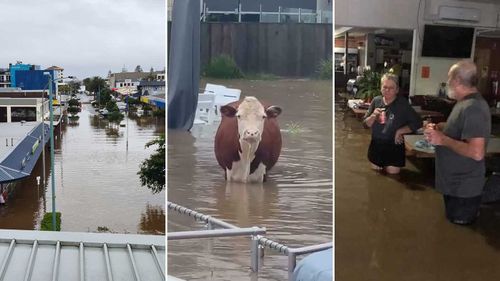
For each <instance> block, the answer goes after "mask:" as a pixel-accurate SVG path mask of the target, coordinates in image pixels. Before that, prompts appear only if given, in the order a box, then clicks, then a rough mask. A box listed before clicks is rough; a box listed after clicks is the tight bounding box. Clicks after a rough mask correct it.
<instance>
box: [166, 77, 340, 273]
mask: <svg viewBox="0 0 500 281" xmlns="http://www.w3.org/2000/svg"><path fill="white" fill-rule="evenodd" d="M205 82H206V81H202V83H201V86H204V83H205ZM210 83H216V84H223V85H226V86H228V87H232V88H238V89H241V90H242V96H245V95H246V96H250V95H254V96H256V97H258V98H264V99H266V100H267V101H270V102H272V103H273V104H276V105H279V106H281V107H282V108H283V113H282V114H281V115H280V116H279V117H278V119H279V122H280V126H281V130H282V136H283V149H282V153H281V156H280V159H279V160H278V163H277V165H276V166H275V167H274V168H273V169H272V170H271V172H270V174H269V178H268V181H267V182H265V183H264V184H260V185H259V184H252V185H251V184H248V185H245V184H226V182H225V181H224V173H223V170H222V169H221V168H220V167H219V166H218V164H217V162H216V160H215V156H214V152H213V139H214V135H215V131H216V129H217V125H218V124H215V125H213V126H206V125H198V126H195V127H194V128H193V129H192V133H191V134H190V133H187V132H179V131H173V130H169V132H168V138H169V141H168V157H169V159H168V200H169V201H172V202H175V203H177V204H180V205H183V206H186V207H188V208H191V209H194V210H197V211H199V212H202V213H205V214H207V215H212V216H215V217H217V218H220V219H222V220H224V221H227V222H229V223H232V224H235V225H237V226H240V227H250V226H260V227H266V228H267V235H266V237H268V238H270V239H272V240H274V241H277V242H280V243H283V244H285V245H287V246H290V247H298V246H306V245H312V244H317V243H323V242H329V241H331V239H332V233H331V232H332V184H331V181H332V133H331V130H332V108H331V105H332V97H331V96H332V94H331V93H332V88H331V81H310V80H300V81H299V80H279V81H248V80H226V81H213V80H211V81H210ZM168 227H169V231H186V230H199V229H202V228H203V225H201V224H197V223H195V222H194V221H193V219H192V218H190V217H183V216H181V215H179V214H178V213H174V212H172V211H169V216H168ZM168 270H169V274H170V275H174V276H176V277H180V278H184V279H188V280H250V279H251V278H252V280H257V276H256V275H254V274H251V273H250V248H249V239H248V237H244V238H224V239H201V240H197V241H193V240H181V241H169V249H168ZM286 270H287V258H286V256H284V255H282V254H278V253H277V252H274V251H270V250H266V255H265V258H264V259H263V265H262V267H261V268H260V271H259V274H258V280H261V281H262V280H286V279H287V271H286Z"/></svg>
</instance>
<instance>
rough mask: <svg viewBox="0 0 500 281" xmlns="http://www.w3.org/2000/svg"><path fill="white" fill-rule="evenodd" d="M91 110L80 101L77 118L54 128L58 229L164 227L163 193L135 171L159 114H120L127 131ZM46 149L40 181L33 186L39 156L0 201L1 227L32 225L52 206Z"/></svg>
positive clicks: (160, 125)
mask: <svg viewBox="0 0 500 281" xmlns="http://www.w3.org/2000/svg"><path fill="white" fill-rule="evenodd" d="M90 112H93V109H92V108H91V106H90V105H88V104H84V105H83V109H82V112H80V113H79V115H80V119H79V120H78V124H66V125H64V127H63V129H62V132H60V133H59V131H56V134H55V135H56V136H57V138H56V151H55V163H54V166H55V167H54V170H55V188H56V209H57V211H59V212H61V213H62V223H61V228H62V229H61V230H62V231H91V232H95V231H97V229H98V228H103V229H106V228H107V229H109V230H110V231H112V232H118V233H147V234H160V233H165V203H164V200H165V196H164V193H163V192H162V193H159V194H152V193H151V192H150V191H149V190H148V189H147V188H146V187H141V185H140V181H139V176H138V175H137V172H138V170H139V165H140V163H141V162H142V161H143V160H144V159H146V158H148V157H149V155H150V154H151V153H153V152H154V149H155V148H154V147H150V148H147V149H145V148H144V145H145V144H146V143H147V142H148V141H151V140H153V139H154V138H155V137H156V136H158V135H159V134H160V133H164V131H165V125H164V123H165V121H164V119H156V118H154V117H142V118H134V117H132V116H131V118H134V119H130V120H128V122H127V119H126V118H125V120H124V121H123V122H124V123H126V124H128V137H127V127H116V126H115V128H114V129H110V128H109V127H108V126H107V122H106V121H104V120H102V119H99V118H98V117H97V116H92V115H91V113H90ZM60 135H62V137H60ZM127 139H128V141H127ZM127 142H128V146H127ZM49 154H50V153H49V149H48V148H47V150H46V163H45V164H46V185H45V187H43V185H42V184H41V186H40V187H37V181H36V176H41V175H42V174H43V168H42V166H43V165H42V158H41V157H40V159H39V161H38V163H37V165H36V167H35V169H34V171H33V173H32V175H31V176H30V177H28V178H26V179H24V180H23V181H21V182H19V183H18V184H17V186H16V187H15V188H14V191H13V192H12V194H11V195H10V198H9V199H10V200H9V202H8V204H7V205H6V206H2V207H0V228H15V229H37V228H38V227H39V224H40V220H41V218H42V217H43V214H44V213H45V211H47V212H51V211H52V204H51V198H52V192H51V184H50V176H49V169H50V158H49Z"/></svg>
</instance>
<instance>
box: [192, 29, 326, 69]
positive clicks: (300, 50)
mask: <svg viewBox="0 0 500 281" xmlns="http://www.w3.org/2000/svg"><path fill="white" fill-rule="evenodd" d="M332 38H333V36H332V25H330V24H294V23H286V24H280V23H202V25H201V64H202V66H203V65H206V64H207V63H208V62H209V61H210V59H211V58H213V57H216V56H219V55H221V54H227V55H230V56H231V57H233V58H234V60H235V61H236V63H237V65H238V66H239V67H240V68H241V69H242V70H243V72H245V73H270V74H275V75H279V76H288V77H307V76H313V75H315V73H316V70H317V67H318V65H319V63H320V62H321V61H322V60H325V59H329V58H330V59H331V57H332V41H333V40H332Z"/></svg>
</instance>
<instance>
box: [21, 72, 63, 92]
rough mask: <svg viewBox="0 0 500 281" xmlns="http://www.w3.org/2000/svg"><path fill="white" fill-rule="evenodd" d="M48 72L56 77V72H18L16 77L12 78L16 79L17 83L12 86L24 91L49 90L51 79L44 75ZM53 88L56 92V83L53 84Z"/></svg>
mask: <svg viewBox="0 0 500 281" xmlns="http://www.w3.org/2000/svg"><path fill="white" fill-rule="evenodd" d="M47 72H48V73H50V75H51V76H52V77H55V71H54V70H17V71H16V72H15V74H14V76H12V77H15V82H13V84H12V85H13V87H18V88H21V89H23V90H43V89H48V83H49V77H48V76H47V75H45V74H44V73H47ZM11 81H12V79H11ZM14 83H15V84H14ZM52 88H53V89H54V92H56V89H57V88H56V83H54V82H52Z"/></svg>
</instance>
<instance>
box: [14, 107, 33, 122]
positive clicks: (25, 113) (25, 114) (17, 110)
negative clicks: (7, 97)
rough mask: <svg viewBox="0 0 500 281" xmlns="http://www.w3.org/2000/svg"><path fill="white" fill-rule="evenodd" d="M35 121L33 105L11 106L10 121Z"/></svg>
mask: <svg viewBox="0 0 500 281" xmlns="http://www.w3.org/2000/svg"><path fill="white" fill-rule="evenodd" d="M23 120H24V121H36V108H35V107H12V108H11V121H12V122H21V121H23Z"/></svg>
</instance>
